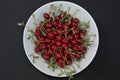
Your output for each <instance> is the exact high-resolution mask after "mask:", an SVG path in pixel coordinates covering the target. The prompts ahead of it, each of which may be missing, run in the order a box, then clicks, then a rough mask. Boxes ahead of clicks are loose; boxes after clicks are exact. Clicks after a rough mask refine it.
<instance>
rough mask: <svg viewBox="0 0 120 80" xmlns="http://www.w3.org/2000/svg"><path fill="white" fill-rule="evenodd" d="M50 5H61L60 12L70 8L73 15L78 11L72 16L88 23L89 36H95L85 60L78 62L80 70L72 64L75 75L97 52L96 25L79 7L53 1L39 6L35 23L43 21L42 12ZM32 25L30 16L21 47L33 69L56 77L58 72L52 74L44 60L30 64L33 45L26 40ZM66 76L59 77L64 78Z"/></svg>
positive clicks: (46, 10)
mask: <svg viewBox="0 0 120 80" xmlns="http://www.w3.org/2000/svg"><path fill="white" fill-rule="evenodd" d="M51 4H54V5H57V6H58V5H60V4H62V10H67V8H68V7H69V6H70V13H71V14H73V13H74V12H75V11H76V10H77V9H79V10H80V11H79V12H77V13H76V15H74V17H77V18H79V19H80V20H81V21H90V31H89V33H90V34H96V37H95V40H94V43H93V45H92V46H91V47H90V48H89V49H88V51H87V53H86V55H85V58H84V59H82V60H81V62H80V68H78V67H77V66H75V64H74V63H73V66H75V68H76V71H77V72H76V73H75V74H77V73H79V72H81V71H82V70H84V69H85V68H86V67H87V66H88V65H89V64H90V63H91V62H92V60H93V58H94V57H95V54H96V52H97V49H98V44H99V34H98V29H97V26H96V23H95V21H94V19H93V18H92V17H91V15H90V14H89V13H88V12H87V11H86V10H85V9H84V8H82V7H81V6H79V5H77V4H74V3H71V2H66V1H55V2H51V3H48V4H45V5H43V6H41V7H40V8H38V9H37V10H36V11H35V12H34V13H33V14H34V15H35V17H36V21H37V23H39V22H40V21H42V20H43V17H42V15H43V13H44V12H48V10H49V7H50V5H51ZM33 23H34V19H33V17H32V15H31V16H30V18H29V20H28V21H27V24H26V27H25V29H24V34H23V45H24V49H25V53H26V55H27V57H28V59H29V61H30V62H31V63H32V65H33V66H34V67H36V68H37V69H38V70H39V71H41V72H43V73H45V74H47V75H50V76H55V77H58V74H59V73H60V70H55V71H54V72H53V71H52V70H51V69H49V68H48V65H47V64H46V63H44V60H43V59H42V58H40V59H36V60H35V63H33V62H32V58H31V57H30V56H29V55H30V54H31V53H34V44H33V43H32V42H31V40H28V39H27V38H28V36H29V35H30V33H29V32H28V31H27V27H28V28H30V29H33V30H35V28H36V26H35V25H34V24H33ZM65 76H66V75H61V76H59V77H65Z"/></svg>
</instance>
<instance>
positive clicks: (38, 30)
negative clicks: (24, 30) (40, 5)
mask: <svg viewBox="0 0 120 80" xmlns="http://www.w3.org/2000/svg"><path fill="white" fill-rule="evenodd" d="M39 35H40V27H37V28H36V30H35V36H39Z"/></svg>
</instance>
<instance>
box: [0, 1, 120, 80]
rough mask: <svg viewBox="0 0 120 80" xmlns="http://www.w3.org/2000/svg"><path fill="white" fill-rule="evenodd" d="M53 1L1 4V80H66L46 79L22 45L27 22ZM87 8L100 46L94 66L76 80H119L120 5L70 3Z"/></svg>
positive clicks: (8, 2) (96, 2) (84, 71)
mask: <svg viewBox="0 0 120 80" xmlns="http://www.w3.org/2000/svg"><path fill="white" fill-rule="evenodd" d="M51 1H53V0H0V80H56V79H57V80H61V79H62V80H67V78H55V77H51V76H47V75H45V74H43V73H41V72H40V71H38V70H37V69H36V68H34V67H33V66H32V64H31V63H30V62H29V61H28V59H27V57H26V55H25V52H24V49H23V43H22V37H23V30H24V28H21V27H18V26H17V23H18V22H22V21H25V22H26V21H27V20H28V18H29V16H30V15H31V14H32V13H33V11H35V10H36V9H37V8H39V7H40V6H42V5H44V4H45V3H48V2H51ZM69 1H71V2H74V3H76V4H78V5H80V6H82V7H83V8H85V9H86V10H87V11H88V12H89V13H90V14H91V15H92V16H93V18H94V19H95V21H96V24H97V26H98V29H99V34H100V44H99V49H98V52H97V55H96V57H95V58H94V60H93V62H92V63H91V64H90V65H89V66H88V67H87V68H86V69H85V70H83V71H82V72H81V73H79V74H77V75H75V76H74V80H120V62H119V61H120V48H119V45H120V35H119V34H120V1H119V0H69Z"/></svg>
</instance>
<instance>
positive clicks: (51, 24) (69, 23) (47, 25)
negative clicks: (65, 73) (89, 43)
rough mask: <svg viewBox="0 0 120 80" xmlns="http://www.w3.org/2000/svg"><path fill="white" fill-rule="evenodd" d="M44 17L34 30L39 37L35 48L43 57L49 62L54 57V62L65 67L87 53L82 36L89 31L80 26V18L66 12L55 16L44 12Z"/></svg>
mask: <svg viewBox="0 0 120 80" xmlns="http://www.w3.org/2000/svg"><path fill="white" fill-rule="evenodd" d="M68 15H69V16H68ZM43 17H44V19H45V20H43V21H41V22H40V24H39V26H37V27H36V29H35V32H34V34H35V37H36V39H37V41H35V49H34V50H35V52H36V53H38V54H40V55H41V56H42V58H43V59H45V60H46V61H48V62H49V61H50V59H51V58H52V59H53V63H52V64H57V65H59V66H60V67H61V68H64V67H65V66H66V65H70V64H72V62H73V60H77V59H80V58H81V55H84V53H86V51H87V48H86V47H84V46H83V45H82V44H83V39H82V36H85V35H86V33H87V31H86V30H85V29H84V30H82V29H79V28H78V26H79V25H78V24H79V23H80V20H79V19H78V18H74V17H72V16H70V14H67V13H65V12H61V13H59V14H58V15H57V16H54V17H53V16H51V15H50V14H49V13H44V14H43ZM41 52H42V53H41Z"/></svg>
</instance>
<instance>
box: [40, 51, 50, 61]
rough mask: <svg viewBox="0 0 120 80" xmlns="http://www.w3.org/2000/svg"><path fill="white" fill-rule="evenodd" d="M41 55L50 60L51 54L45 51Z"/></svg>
mask: <svg viewBox="0 0 120 80" xmlns="http://www.w3.org/2000/svg"><path fill="white" fill-rule="evenodd" d="M41 56H42V57H43V59H45V60H49V59H50V56H49V55H48V54H47V53H43V54H41Z"/></svg>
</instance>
